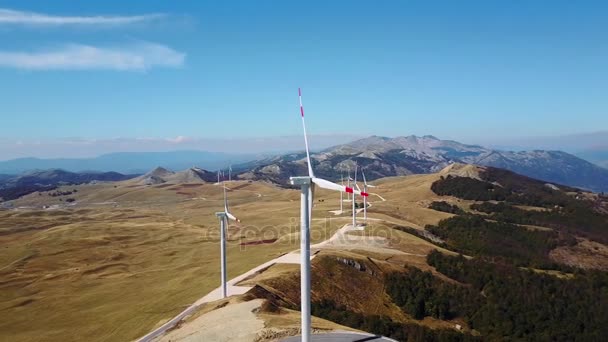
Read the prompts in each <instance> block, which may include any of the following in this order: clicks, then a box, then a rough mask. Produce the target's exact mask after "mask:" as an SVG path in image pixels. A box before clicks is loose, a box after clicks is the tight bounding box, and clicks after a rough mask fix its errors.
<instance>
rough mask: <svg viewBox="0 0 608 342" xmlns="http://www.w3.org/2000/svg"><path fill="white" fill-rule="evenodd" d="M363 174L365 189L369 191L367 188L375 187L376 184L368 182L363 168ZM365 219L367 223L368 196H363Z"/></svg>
mask: <svg viewBox="0 0 608 342" xmlns="http://www.w3.org/2000/svg"><path fill="white" fill-rule="evenodd" d="M361 175H362V176H363V191H364V192H367V188H375V187H376V186H375V185H371V184H367V180H366V179H365V172H363V169H361ZM363 220H364V221H365V223H366V224H367V197H363Z"/></svg>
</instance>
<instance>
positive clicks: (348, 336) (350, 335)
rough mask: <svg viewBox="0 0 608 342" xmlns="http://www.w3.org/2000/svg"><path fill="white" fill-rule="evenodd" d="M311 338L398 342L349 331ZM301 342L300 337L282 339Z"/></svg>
mask: <svg viewBox="0 0 608 342" xmlns="http://www.w3.org/2000/svg"><path fill="white" fill-rule="evenodd" d="M311 337H312V341H313V342H397V341H396V340H393V339H392V338H388V337H384V336H380V335H373V334H364V333H355V332H349V331H336V332H331V333H323V334H313V335H312V336H311ZM301 340H302V339H301V337H300V336H292V337H287V338H285V339H282V340H281V342H300V341H301Z"/></svg>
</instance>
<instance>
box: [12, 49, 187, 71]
mask: <svg viewBox="0 0 608 342" xmlns="http://www.w3.org/2000/svg"><path fill="white" fill-rule="evenodd" d="M185 57H186V55H185V54H184V53H181V52H178V51H175V50H173V49H171V48H169V47H167V46H165V45H161V44H155V43H149V42H137V43H135V44H131V45H128V46H119V47H95V46H90V45H80V44H68V45H64V46H61V47H59V48H57V49H54V50H47V51H40V52H21V51H0V67H10V68H18V69H27V70H60V69H61V70H86V69H102V70H104V69H105V70H136V71H137V70H139V71H143V70H148V69H150V68H152V67H157V66H160V67H179V66H181V65H183V64H184V59H185Z"/></svg>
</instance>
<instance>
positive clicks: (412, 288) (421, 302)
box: [386, 267, 482, 320]
mask: <svg viewBox="0 0 608 342" xmlns="http://www.w3.org/2000/svg"><path fill="white" fill-rule="evenodd" d="M386 292H387V293H388V294H389V295H390V296H391V298H392V299H393V302H394V303H395V304H397V305H398V306H399V307H400V308H401V309H402V310H403V311H404V312H407V313H408V314H410V315H411V316H412V317H413V318H415V319H423V318H424V317H425V316H431V317H435V318H438V319H443V320H450V319H454V318H456V317H462V316H464V315H465V314H467V313H468V312H470V311H471V310H473V308H474V307H477V306H479V305H480V304H481V299H482V298H481V297H480V296H479V294H478V293H476V291H473V290H472V289H471V288H469V287H466V286H457V285H453V284H450V283H448V282H445V281H443V280H440V279H439V278H436V277H435V276H433V274H431V273H430V272H423V271H421V270H419V269H417V268H414V267H412V268H410V269H408V271H407V272H405V273H401V272H394V273H391V274H388V275H387V276H386Z"/></svg>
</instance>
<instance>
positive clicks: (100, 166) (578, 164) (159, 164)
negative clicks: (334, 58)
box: [0, 135, 608, 192]
mask: <svg viewBox="0 0 608 342" xmlns="http://www.w3.org/2000/svg"><path fill="white" fill-rule="evenodd" d="M304 157H305V155H304V153H303V152H298V153H288V154H283V155H279V156H274V157H266V158H263V159H255V156H254V155H236V154H225V153H213V152H201V151H176V152H158V153H156V152H144V153H137V152H134V153H113V154H107V155H103V156H100V157H97V158H90V159H35V158H25V159H15V160H11V161H5V162H0V187H3V188H4V189H5V191H6V189H7V188H10V187H11V185H10V184H18V185H19V186H20V187H23V186H24V185H25V186H27V187H28V188H29V189H30V190H31V189H32V188H31V187H32V186H33V184H42V185H44V186H46V187H48V186H54V185H55V184H58V182H66V183H70V184H74V183H83V182H87V181H91V180H122V179H126V178H131V177H133V176H125V175H123V174H120V173H108V174H104V173H98V172H84V173H74V172H70V171H72V170H96V171H107V170H112V171H122V173H127V174H143V173H145V172H147V171H149V170H152V169H154V170H153V171H150V172H148V173H147V174H146V175H144V176H142V177H141V179H140V180H139V182H140V183H141V184H158V183H164V182H169V183H176V182H177V183H184V182H186V183H188V182H202V181H206V182H211V181H215V180H216V179H217V178H216V177H217V176H216V174H215V173H213V172H210V171H206V170H209V169H217V168H222V167H227V165H228V164H230V163H231V162H232V163H234V166H233V170H234V175H235V177H236V176H238V177H239V178H243V179H253V180H266V181H272V182H276V183H279V184H287V183H288V181H289V177H290V176H294V175H305V174H306V173H307V169H306V160H305V158H304ZM603 157H606V156H604V155H594V158H595V159H598V158H599V159H601V158H603ZM312 159H313V163H314V164H315V171H316V173H317V174H318V175H319V176H322V177H324V178H329V179H333V180H334V181H339V180H340V175H343V176H344V177H347V174H348V172H349V170H350V172H351V173H352V171H353V170H354V167H355V163H356V164H357V165H359V167H363V168H365V173H366V176H367V177H368V179H377V178H382V177H387V176H400V175H409V174H415V173H431V172H437V171H439V170H441V169H443V168H444V167H446V166H447V165H449V164H451V163H455V162H458V163H466V164H476V165H482V166H493V167H498V168H503V169H507V170H511V171H514V172H517V173H519V174H522V175H526V176H529V177H532V178H536V179H542V180H545V181H548V182H552V183H557V184H563V185H569V186H574V187H578V188H582V189H588V190H592V191H596V192H608V169H605V168H602V167H599V166H597V165H595V164H592V163H590V162H587V161H585V160H583V159H581V158H579V157H576V156H574V155H572V154H568V153H565V152H561V151H544V150H534V151H519V152H512V151H501V150H496V149H489V148H485V147H482V146H479V145H467V144H462V143H459V142H456V141H452V140H441V139H438V138H436V137H434V136H430V135H426V136H422V137H418V136H406V137H396V138H387V137H380V136H371V137H368V138H364V139H360V140H356V141H353V142H351V143H348V144H343V145H338V146H334V147H331V148H328V149H325V150H323V151H320V152H317V153H313V155H312ZM607 159H608V158H607ZM57 167H61V168H63V169H65V171H64V170H56V169H54V168H57ZM30 169H52V170H51V171H45V172H40V171H37V172H30V173H28V174H25V175H22V176H20V177H14V176H8V175H6V174H10V173H21V172H22V171H23V170H30ZM177 170H185V171H181V172H175V171H177ZM47 173H49V174H48V175H47ZM106 175H108V176H107V177H106ZM104 177H106V178H104ZM18 179H19V181H17V180H18ZM51 179H52V180H54V181H50V180H51ZM15 182H17V183H15ZM23 182H25V183H23Z"/></svg>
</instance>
